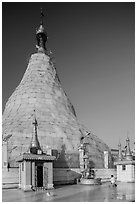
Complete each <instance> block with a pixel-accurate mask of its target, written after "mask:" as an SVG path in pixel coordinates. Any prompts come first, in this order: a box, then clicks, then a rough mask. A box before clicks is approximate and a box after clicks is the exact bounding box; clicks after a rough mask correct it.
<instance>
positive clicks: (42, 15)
mask: <svg viewBox="0 0 137 204" xmlns="http://www.w3.org/2000/svg"><path fill="white" fill-rule="evenodd" d="M43 17H44V14H43V11H42V8H41V9H40V19H41V21H40V24H41V25H43Z"/></svg>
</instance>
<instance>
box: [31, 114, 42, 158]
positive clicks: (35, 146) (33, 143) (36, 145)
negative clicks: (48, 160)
mask: <svg viewBox="0 0 137 204" xmlns="http://www.w3.org/2000/svg"><path fill="white" fill-rule="evenodd" d="M34 118H35V119H34V122H33V123H32V124H33V125H34V132H33V136H32V141H31V145H30V152H31V153H33V154H37V151H38V150H41V147H40V144H39V141H38V136H37V126H38V123H37V120H36V115H35V110H34ZM41 152H42V150H41Z"/></svg>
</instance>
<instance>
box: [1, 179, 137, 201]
mask: <svg viewBox="0 0 137 204" xmlns="http://www.w3.org/2000/svg"><path fill="white" fill-rule="evenodd" d="M2 201H3V202H46V201H47V202H128V201H132V202H133V201H135V184H134V183H118V185H117V187H111V186H110V184H109V183H104V184H102V185H95V186H90V185H80V184H78V185H67V186H60V187H57V188H55V189H53V190H50V196H48V195H47V193H46V191H42V190H41V191H30V192H23V191H22V190H19V189H9V190H8V189H7V190H3V192H2Z"/></svg>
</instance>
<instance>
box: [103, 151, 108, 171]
mask: <svg viewBox="0 0 137 204" xmlns="http://www.w3.org/2000/svg"><path fill="white" fill-rule="evenodd" d="M104 168H105V169H108V151H104Z"/></svg>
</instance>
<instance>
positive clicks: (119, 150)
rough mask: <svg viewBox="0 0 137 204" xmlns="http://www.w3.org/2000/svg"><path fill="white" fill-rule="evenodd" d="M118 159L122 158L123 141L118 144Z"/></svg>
mask: <svg viewBox="0 0 137 204" xmlns="http://www.w3.org/2000/svg"><path fill="white" fill-rule="evenodd" d="M118 160H122V150H121V143H120V142H119V144H118Z"/></svg>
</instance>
